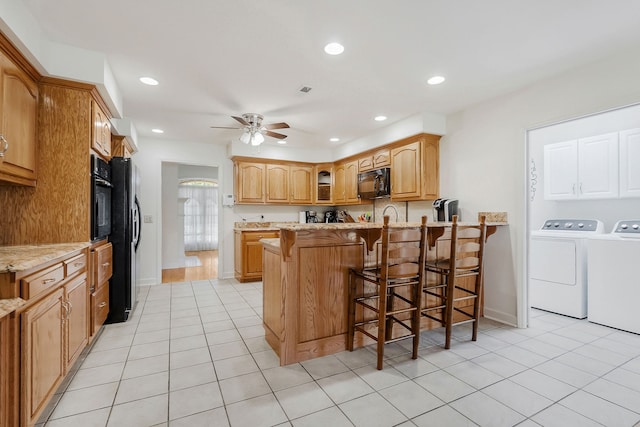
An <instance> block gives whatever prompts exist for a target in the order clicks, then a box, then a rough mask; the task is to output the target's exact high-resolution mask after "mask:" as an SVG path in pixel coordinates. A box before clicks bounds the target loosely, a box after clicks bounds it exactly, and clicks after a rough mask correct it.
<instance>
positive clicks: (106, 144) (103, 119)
mask: <svg viewBox="0 0 640 427" xmlns="http://www.w3.org/2000/svg"><path fill="white" fill-rule="evenodd" d="M91 117H93V127H92V130H91V148H93V149H94V150H95V152H96V153H98V154H99V155H101V156H102V157H104V158H105V159H106V160H109V159H111V123H110V122H109V118H108V117H107V115H106V114H105V113H104V112H103V111H102V108H100V105H98V103H97V102H96V101H93V102H92V103H91Z"/></svg>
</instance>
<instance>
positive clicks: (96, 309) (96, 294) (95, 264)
mask: <svg viewBox="0 0 640 427" xmlns="http://www.w3.org/2000/svg"><path fill="white" fill-rule="evenodd" d="M112 273H113V245H112V244H111V243H106V242H100V243H98V244H96V245H94V246H93V248H92V249H91V285H90V286H89V289H90V298H89V316H90V319H89V325H90V326H89V336H90V339H93V337H94V336H95V334H96V333H97V332H98V330H99V329H100V327H101V326H102V325H103V324H104V322H105V320H107V315H108V314H109V279H110V278H111V275H112Z"/></svg>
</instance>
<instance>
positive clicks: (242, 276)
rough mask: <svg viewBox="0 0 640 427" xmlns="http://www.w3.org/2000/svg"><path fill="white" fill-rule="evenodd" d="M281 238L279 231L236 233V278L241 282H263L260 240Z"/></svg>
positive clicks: (237, 231) (238, 231)
mask: <svg viewBox="0 0 640 427" xmlns="http://www.w3.org/2000/svg"><path fill="white" fill-rule="evenodd" d="M277 237H280V232H279V231H250V230H249V231H245V230H242V231H240V230H236V231H235V251H234V252H235V277H236V279H237V280H238V281H240V282H251V281H257V280H262V243H260V239H273V238H277Z"/></svg>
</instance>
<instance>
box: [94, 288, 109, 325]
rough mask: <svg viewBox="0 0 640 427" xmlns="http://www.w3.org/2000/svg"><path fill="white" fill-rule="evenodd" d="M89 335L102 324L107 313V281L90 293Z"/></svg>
mask: <svg viewBox="0 0 640 427" xmlns="http://www.w3.org/2000/svg"><path fill="white" fill-rule="evenodd" d="M90 306H91V331H90V334H91V336H94V335H95V334H96V332H98V329H100V327H101V326H102V325H103V324H104V321H105V320H107V316H108V315H109V282H105V283H103V284H102V285H101V286H99V287H98V290H97V291H95V292H94V293H93V294H91V298H90Z"/></svg>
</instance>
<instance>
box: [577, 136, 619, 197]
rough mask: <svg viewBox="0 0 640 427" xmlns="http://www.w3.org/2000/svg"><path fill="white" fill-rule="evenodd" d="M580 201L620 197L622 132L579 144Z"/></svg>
mask: <svg viewBox="0 0 640 427" xmlns="http://www.w3.org/2000/svg"><path fill="white" fill-rule="evenodd" d="M578 197H579V198H581V199H610V198H615V197H618V132H612V133H607V134H604V135H597V136H591V137H588V138H580V139H579V140H578Z"/></svg>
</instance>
